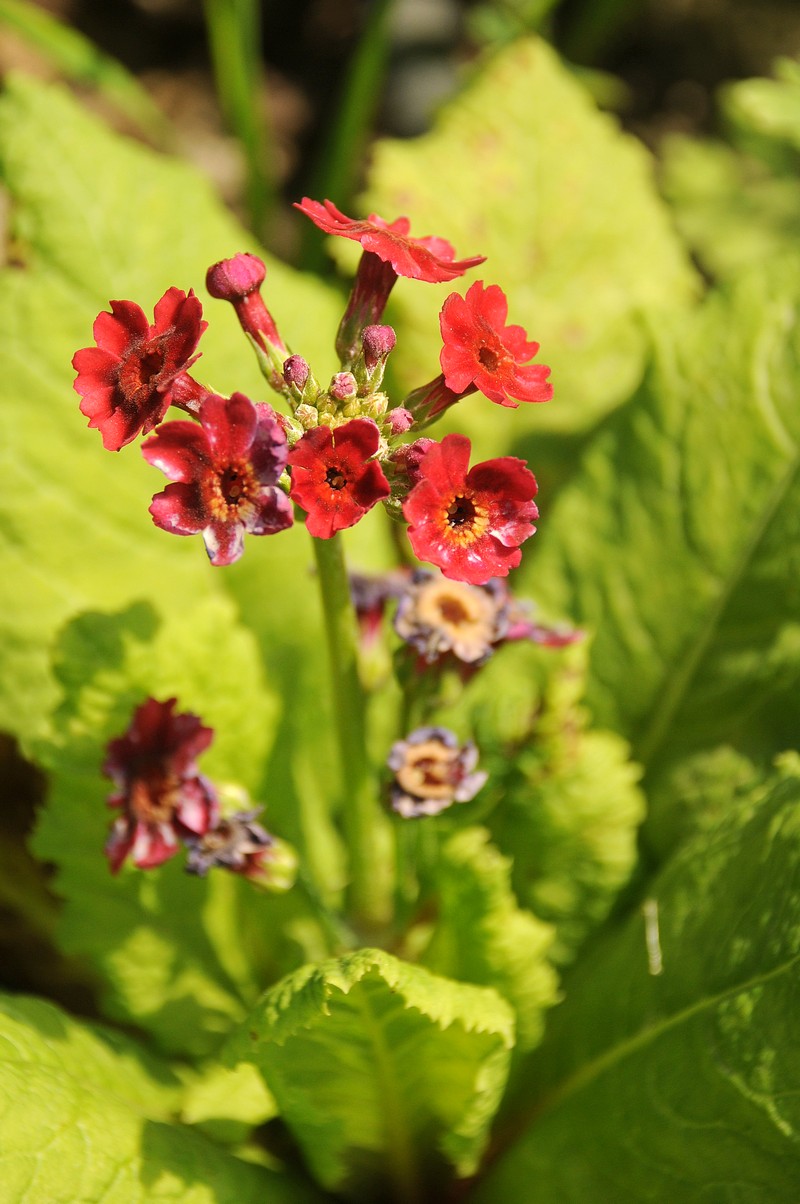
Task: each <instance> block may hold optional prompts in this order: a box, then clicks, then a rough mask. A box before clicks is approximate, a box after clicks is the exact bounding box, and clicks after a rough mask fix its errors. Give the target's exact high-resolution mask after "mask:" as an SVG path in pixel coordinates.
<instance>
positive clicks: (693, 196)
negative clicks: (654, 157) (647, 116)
mask: <svg viewBox="0 0 800 1204" xmlns="http://www.w3.org/2000/svg"><path fill="white" fill-rule="evenodd" d="M661 179H662V189H663V192H664V195H665V196H666V198H667V200H668V201H669V202H670V204H671V205H672V207H673V211H674V213H675V221H676V223H677V226H678V229H679V230H680V232H681V234H682V235H683V237H684V238H685V239H686V242H687V244H688V245H689V246H690V247H691V248H692V251H693V252H694V254H695V255H696V256H697V258H698V260H699V261H700V263H701V264H702V266H703V268H704V269H705V270H706V272H708V274H709V275H710V276H713V277H714V278H715V279H717V280H732V279H735V278H736V276H737V275H738V274H739V273H741V272H742V271H746V270H748V269H751V268H753V267H754V266H756V265H758V264H759V263H769V262H771V261H773V262H774V261H776V260H777V259H778V258H780V257H782V256H786V255H795V254H796V253H797V245H798V239H799V238H800V180H798V179H797V178H796V177H793V176H788V175H786V176H778V175H773V174H772V173H771V172H770V170H769V168H768V167H767V166H766V164H764V163H763V162H760V161H759V160H757V159H755V158H752V157H750V156H747V155H743V154H741V153H739V152H738V151H736V150H734V149H733V148H731V147H729V146H725V145H724V144H723V143H721V142H711V141H698V140H695V139H690V138H685V137H681V136H678V135H674V136H672V137H671V138H669V139H666V140H665V142H664V145H663V148H662V175H661Z"/></svg>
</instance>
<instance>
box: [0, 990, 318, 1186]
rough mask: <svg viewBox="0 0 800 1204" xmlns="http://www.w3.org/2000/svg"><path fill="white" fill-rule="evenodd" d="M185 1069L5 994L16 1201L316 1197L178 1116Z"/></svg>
mask: <svg viewBox="0 0 800 1204" xmlns="http://www.w3.org/2000/svg"><path fill="white" fill-rule="evenodd" d="M181 1093H182V1087H181V1084H180V1082H179V1080H178V1079H177V1078H176V1077H175V1075H174V1074H173V1073H172V1072H171V1071H170V1070H168V1069H167V1068H166V1067H165V1066H162V1065H159V1064H158V1063H157V1062H156V1061H155V1059H153V1058H152V1057H150V1056H148V1055H146V1054H144V1053H143V1052H142V1051H141V1050H140V1049H139V1048H138V1047H137V1046H136V1045H135V1044H134V1042H132V1041H131V1040H130V1039H128V1038H125V1037H122V1036H121V1035H120V1034H117V1033H111V1032H106V1031H103V1030H100V1029H98V1028H96V1027H94V1026H92V1027H88V1026H84V1025H81V1024H78V1023H77V1022H76V1021H74V1020H72V1019H70V1018H69V1017H68V1016H66V1015H65V1014H64V1013H63V1012H61V1011H59V1009H57V1008H55V1007H53V1006H52V1005H51V1004H47V1003H44V1002H42V1001H40V1000H35V999H26V998H24V997H17V998H14V999H12V998H5V997H4V998H0V1126H2V1130H3V1148H2V1154H1V1155H0V1162H1V1163H2V1178H3V1199H4V1201H7V1202H8V1204H23V1201H32V1200H47V1201H48V1204H74V1201H78V1200H80V1201H81V1202H82V1204H100V1202H101V1201H102V1202H103V1204H137V1202H141V1204H146V1202H147V1204H149V1202H150V1201H156V1200H180V1201H182V1202H183V1201H186V1204H248V1202H252V1204H273V1202H274V1204H310V1202H311V1201H312V1200H313V1199H314V1198H315V1197H314V1195H313V1193H311V1192H309V1191H308V1190H307V1189H306V1188H305V1187H302V1186H300V1185H299V1184H295V1183H294V1182H293V1181H292V1180H291V1179H290V1178H288V1177H287V1176H284V1175H277V1174H274V1173H272V1172H270V1171H268V1170H265V1169H264V1168H262V1167H255V1166H251V1165H248V1164H247V1163H245V1162H242V1161H240V1160H239V1159H237V1158H234V1157H233V1156H232V1155H230V1154H228V1153H226V1152H224V1151H223V1150H221V1149H220V1148H219V1147H217V1146H215V1145H214V1144H213V1143H212V1142H210V1141H208V1140H206V1139H205V1138H203V1137H202V1135H201V1134H199V1133H195V1132H193V1131H191V1130H189V1129H187V1128H185V1127H183V1126H180V1125H176V1124H174V1123H173V1115H174V1111H175V1110H176V1108H177V1106H178V1103H179V1100H180V1097H181Z"/></svg>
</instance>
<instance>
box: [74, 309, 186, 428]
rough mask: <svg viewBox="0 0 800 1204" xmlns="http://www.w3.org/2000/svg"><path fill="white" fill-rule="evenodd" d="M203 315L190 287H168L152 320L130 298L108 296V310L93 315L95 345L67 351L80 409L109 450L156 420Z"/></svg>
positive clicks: (169, 397) (162, 412)
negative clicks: (70, 354) (70, 353)
mask: <svg viewBox="0 0 800 1204" xmlns="http://www.w3.org/2000/svg"><path fill="white" fill-rule="evenodd" d="M202 316H203V308H202V306H201V304H200V301H199V300H198V298H197V297H196V296H195V295H194V293H193V292H192V291H191V289H190V290H189V293H188V294H187V293H184V292H183V291H182V289H179V288H170V289H167V291H166V292H165V293H164V296H163V297H162V298H161V300H160V301H159V302H158V303H157V304H156V307H155V312H154V315H153V317H154V322H153V325H152V326H151V325H150V324H149V323H148V321H147V318H146V316H145V313H144V310H142V309H141V308H140V307H139V306H138V305H136V304H135V303H134V302H133V301H112V302H111V312H110V313H108V312H106V311H104V312H103V313H101V314H99V315H98V317H97V318H96V319H95V323H94V327H93V329H92V333H93V334H94V340H95V343H96V344H97V346H96V347H84V348H82V349H81V350H80V351H76V352H75V355H74V356H73V357H72V366H73V368H74V369H75V371H76V372H77V373H78V375H77V377H76V379H75V381H74V382H73V388H74V389H75V391H76V392H77V393H80V395H81V403H80V410H81V413H82V414H85V415H86V417H87V418H88V419H89V426H90V427H94V428H96V429H97V430H99V431H100V434H101V436H102V439H103V447H105V448H107V450H108V451H119V450H120V448H122V447H125V445H126V444H127V443H130V442H131V441H132V440H133V439H135V438H136V436H137V435H138V434H139V432H140V431H142V432H143V433H144V434H147V433H148V431H151V430H153V428H154V427H155V426H157V425H158V423H159V422H161V420H162V419H163V417H164V415H165V414H166V412H167V410H168V409H169V407H170V405H171V404H172V401H173V394H174V392H175V390H176V382H177V381H178V379H179V378H180V376H181V374H182V373H185V372H186V371H187V370H188V368H189V367H190V366H191V365H192V364H193V363H194V362H195V360H196V359H197V358H198V356H197V355H195V354H194V351H195V348H196V347H197V344H198V342H199V340H200V336H201V334H202V333H203V331H204V330H205V329H206V327H207V325H208V323H207V322H204V321H202ZM198 387H199V386H197V385H196V384H195V385H194V389H197V388H198ZM176 400H177V398H176Z"/></svg>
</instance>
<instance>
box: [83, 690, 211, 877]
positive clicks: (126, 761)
mask: <svg viewBox="0 0 800 1204" xmlns="http://www.w3.org/2000/svg"><path fill="white" fill-rule="evenodd" d="M176 701H177V700H176V699H175V698H168V699H167V701H166V702H158V701H157V700H156V699H155V698H148V699H147V701H146V702H143V703H142V705H141V706H140V707H137V709H136V710H135V711H134V714H133V719H132V720H131V724H130V727H129V728H128V730H127V731H126V732H125V734H124V735H123V736H117V737H116V739H114V740H110V741H109V744H108V748H107V750H106V760H105V762H104V764H103V773H104V774H105V775H106V776H107V777H109V778H111V779H112V781H113V782H114V784H115V785H116V787H117V790H116V791H115V793H114V794H112V795H111V796H110V798H109V800H108V805H109V807H121V808H122V809H123V814H122V815H120V816H119V817H118V818H117V819H116V820H114V823H113V825H112V827H111V832H110V835H109V838H108V841H107V843H106V849H105V851H106V856H107V857H108V859H109V862H110V863H111V872H112V873H114V874H116V872H117V870H118V869H119V868H120V866H121V865H122V863H123V861H124V860H125V858H126V857H127V856H128V853H132V854H133V863H134V865H136V866H138V867H139V869H143V870H145V869H151V868H152V867H153V866H156V865H161V863H162V862H163V861H167V860H168V858H170V857H172V856H173V855H174V854H175V853H177V851H178V849H179V847H180V842H181V841H182V840H184V839H185V838H187V837H191V836H202V835H203V834H204V833H205V832H207V831H208V829H209V828H211V827H213V826H214V825H215V824H216V822H217V819H218V817H219V805H218V802H217V797H216V794H215V792H214V788H213V786H212V785H211V783H210V782H209V781H208V780H207V779H206V778H205V777H203V775H202V774H201V773H200V771H199V770H198V768H197V765H196V764H195V758H196V757H198V756H199V754H200V753H201V752H203V751H204V750H205V749H206V748H208V746H209V744H210V743H211V741H212V740H213V738H214V731H213V728H210V727H204V726H203V724H202V723H201V722H200V720H199V718H198V717H197V715H193V714H191V713H190V712H185V713H184V714H181V715H176V714H174V707H175V703H176Z"/></svg>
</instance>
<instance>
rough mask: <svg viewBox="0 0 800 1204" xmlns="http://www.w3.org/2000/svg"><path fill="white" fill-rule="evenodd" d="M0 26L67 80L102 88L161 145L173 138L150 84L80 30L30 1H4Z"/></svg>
mask: <svg viewBox="0 0 800 1204" xmlns="http://www.w3.org/2000/svg"><path fill="white" fill-rule="evenodd" d="M0 25H4V26H5V27H6V28H7V29H10V30H11V31H12V33H14V34H16V35H17V37H19V38H20V39H21V40H22V41H23V42H24V43H27V45H28V46H31V47H34V48H35V49H36V50H38V51H39V53H40V54H42V55H43V56H44V57H45V59H46V60H47V62H48V64H50V65H52V66H53V67H54V68H55V69H56V70H57V71H59V72H61V73H63V74H64V75H65V76H66V77H67V79H69V80H70V81H72V82H74V83H76V84H78V85H80V86H81V87H83V88H86V89H92V90H94V91H96V92H98V93H99V95H100V97H101V98H102V99H103V100H104V101H105V102H106V103H108V104H111V105H112V106H113V107H116V108H117V109H118V110H119V112H120V113H121V114H124V116H125V117H127V118H128V120H129V121H133V122H135V124H136V125H137V126H138V128H139V129H140V130H142V131H143V132H145V133H147V134H149V136H150V137H151V138H152V139H154V140H155V142H156V143H157V144H161V145H163V144H166V143H169V141H170V140H171V131H170V125H169V122H168V121H167V119H166V117H165V116H164V113H163V112H162V111H161V109H159V107H158V105H157V104H155V103H154V101H153V100H152V98H151V96H150V94H149V93H148V92H147V91H146V89H145V88H144V87H142V85H141V84H140V83H139V81H138V80H137V79H136V77H135V76H134V75H132V74H131V73H130V72H129V71H127V70H126V69H125V67H123V66H122V65H121V63H118V62H117V61H116V60H115V59H112V58H109V57H108V56H107V55H105V54H103V53H102V52H101V51H100V50H98V48H97V47H96V46H95V45H94V43H92V42H90V41H89V40H88V39H87V38H85V37H84V36H83V35H82V34H80V33H78V31H77V30H76V29H73V28H72V27H71V26H69V25H66V24H62V22H61V21H58V20H56V18H55V17H53V16H51V14H50V13H48V12H47V11H45V10H43V9H41V8H40V7H39V6H38V5H36V4H31V3H30V2H29V0H0Z"/></svg>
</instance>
